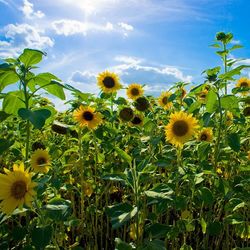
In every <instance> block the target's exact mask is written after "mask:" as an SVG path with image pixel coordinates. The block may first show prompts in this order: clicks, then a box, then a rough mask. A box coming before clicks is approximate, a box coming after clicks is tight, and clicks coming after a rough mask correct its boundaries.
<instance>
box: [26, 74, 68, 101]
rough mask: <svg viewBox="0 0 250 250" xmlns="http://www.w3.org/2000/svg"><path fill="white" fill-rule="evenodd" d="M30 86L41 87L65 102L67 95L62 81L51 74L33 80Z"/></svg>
mask: <svg viewBox="0 0 250 250" xmlns="http://www.w3.org/2000/svg"><path fill="white" fill-rule="evenodd" d="M29 84H31V85H33V84H35V85H39V86H40V87H42V88H43V89H44V90H46V91H47V92H48V93H50V94H52V95H54V96H56V97H58V98H60V99H61V100H65V94H64V90H63V85H62V84H61V80H60V79H59V78H58V77H56V76H55V75H53V74H51V73H48V72H47V73H41V74H38V75H36V76H35V77H34V78H32V79H31V80H30V82H29Z"/></svg>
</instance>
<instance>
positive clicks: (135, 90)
mask: <svg viewBox="0 0 250 250" xmlns="http://www.w3.org/2000/svg"><path fill="white" fill-rule="evenodd" d="M143 93H144V90H143V88H142V86H141V85H140V84H137V83H132V84H130V85H129V86H128V88H127V96H128V98H129V99H131V100H136V99H137V98H138V97H141V96H142V95H143Z"/></svg>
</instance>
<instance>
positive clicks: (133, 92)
mask: <svg viewBox="0 0 250 250" xmlns="http://www.w3.org/2000/svg"><path fill="white" fill-rule="evenodd" d="M131 94H132V95H133V96H137V95H139V89H137V88H132V89H131Z"/></svg>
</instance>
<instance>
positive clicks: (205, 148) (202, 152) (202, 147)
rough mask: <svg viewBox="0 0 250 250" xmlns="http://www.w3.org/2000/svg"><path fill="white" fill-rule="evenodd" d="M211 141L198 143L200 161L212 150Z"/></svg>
mask: <svg viewBox="0 0 250 250" xmlns="http://www.w3.org/2000/svg"><path fill="white" fill-rule="evenodd" d="M210 148H211V147H210V143H209V142H205V141H204V142H201V143H200V144H199V145H198V150H197V152H198V157H199V159H200V161H204V160H206V159H207V158H208V153H209V151H210Z"/></svg>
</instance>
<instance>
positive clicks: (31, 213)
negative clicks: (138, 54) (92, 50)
mask: <svg viewBox="0 0 250 250" xmlns="http://www.w3.org/2000/svg"><path fill="white" fill-rule="evenodd" d="M232 39H233V35H232V34H231V33H223V32H219V33H217V35H216V40H215V43H214V44H213V45H212V47H213V48H214V49H215V50H216V54H217V56H219V57H220V58H221V62H222V63H221V66H216V67H213V66H212V67H211V68H209V69H207V70H204V72H203V76H204V78H203V79H204V82H203V83H199V84H198V83H197V84H195V86H188V83H185V82H177V83H173V84H172V85H171V86H172V87H171V88H170V89H167V90H163V92H162V93H161V95H160V96H148V95H145V93H144V90H145V85H143V84H138V83H136V82H137V80H136V79H135V82H134V83H131V84H130V85H128V86H127V87H125V86H122V83H121V80H120V79H119V76H118V75H117V74H116V73H113V72H110V71H104V72H101V73H100V74H99V75H98V76H97V79H96V83H97V85H98V87H99V88H100V94H99V95H98V96H95V95H93V94H90V93H83V92H81V91H80V90H78V89H76V88H74V87H72V86H71V85H70V84H67V83H65V82H63V81H62V80H60V79H59V78H58V77H56V76H55V75H53V74H52V73H49V72H45V73H34V72H36V69H37V67H38V65H39V62H41V61H42V59H43V58H44V56H45V55H46V54H45V53H44V52H42V51H39V50H34V49H29V48H27V49H24V51H23V53H22V54H21V55H20V56H19V57H17V58H5V59H1V62H2V63H1V64H0V99H1V101H2V108H1V111H0V134H1V136H0V249H1V250H4V249H25V250H30V249H38V250H41V249H72V250H73V249H74V250H81V249H86V250H98V249H105V250H111V249H117V250H132V249H138V250H164V249H167V250H168V249H169V250H177V249H178V250H179V249H181V250H191V249H196V250H207V249H211V250H216V249H217V250H220V249H226V250H227V249H242V250H243V249H245V250H247V249H248V250H249V249H250V240H249V239H250V212H249V205H250V174H249V173H250V133H249V132H250V126H249V125H250V95H249V93H250V79H248V78H247V77H245V75H244V72H245V69H246V68H248V67H250V66H249V65H245V64H244V61H242V60H239V59H235V58H232V57H230V53H231V52H232V51H233V50H235V49H239V48H241V47H242V46H240V45H238V44H237V45H233V44H232V43H230V42H231V41H232ZM242 62H243V63H242ZM9 85H13V86H14V88H12V90H11V91H6V89H9V88H6V87H7V86H9ZM124 88H125V89H126V95H127V96H126V97H122V96H121V95H119V91H120V90H121V89H124ZM65 91H67V92H70V93H71V96H72V99H71V100H67V105H68V106H69V107H70V108H68V109H67V110H66V111H64V112H58V111H57V110H56V109H55V106H54V104H53V103H52V102H51V101H50V100H49V99H47V98H45V97H44V94H46V93H49V94H50V95H52V96H55V97H57V98H60V99H61V100H65Z"/></svg>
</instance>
